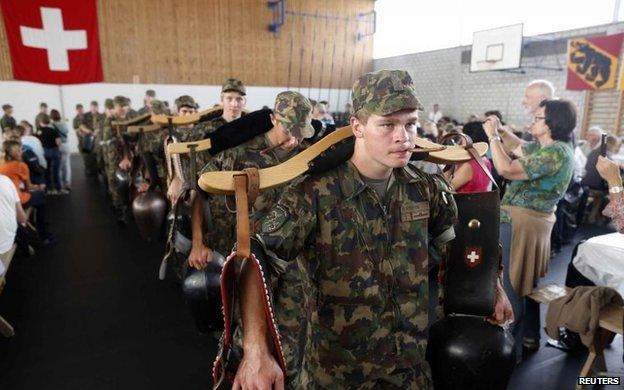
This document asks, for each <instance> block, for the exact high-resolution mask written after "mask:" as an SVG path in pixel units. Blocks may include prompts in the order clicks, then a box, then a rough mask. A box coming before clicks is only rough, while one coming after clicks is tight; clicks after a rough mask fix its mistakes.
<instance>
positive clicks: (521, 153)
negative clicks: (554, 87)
mask: <svg viewBox="0 0 624 390" xmlns="http://www.w3.org/2000/svg"><path fill="white" fill-rule="evenodd" d="M575 126H576V108H575V107H574V105H573V104H572V103H571V102H569V101H567V100H544V101H543V102H542V103H541V104H540V106H539V108H538V109H537V111H536V113H535V117H534V118H533V122H532V124H531V127H530V132H531V134H532V135H533V138H534V139H536V141H533V142H526V141H523V140H520V139H519V138H518V137H516V136H514V135H513V134H512V133H511V132H509V131H506V130H504V129H503V128H502V126H501V125H500V122H499V120H498V118H497V117H495V116H490V117H488V118H487V119H486V121H485V123H484V125H483V127H484V129H485V131H486V133H487V134H488V138H489V139H490V147H491V148H492V158H493V161H494V166H495V167H496V170H497V171H498V173H499V174H500V175H501V176H503V177H505V178H506V179H508V180H511V184H510V185H509V186H508V187H507V192H506V193H505V196H504V197H503V200H502V202H501V228H500V230H501V236H500V237H501V243H502V245H503V253H502V257H503V266H504V280H503V282H504V287H505V291H506V292H507V296H509V297H510V301H511V303H512V306H513V309H514V315H515V323H514V325H513V328H512V334H513V335H514V338H515V339H516V345H517V347H516V352H517V353H518V358H519V359H520V357H521V353H522V348H520V345H521V344H520V343H522V345H523V346H524V347H525V348H527V349H529V350H536V349H538V348H539V339H540V316H539V304H538V303H536V302H535V301H533V300H531V299H529V298H528V297H527V295H529V294H530V293H531V292H532V291H533V288H534V287H535V286H536V285H537V283H538V281H539V279H540V278H541V277H543V276H544V275H545V274H546V272H547V271H548V262H549V260H550V234H551V232H552V227H553V225H554V223H555V214H554V211H555V208H556V206H557V202H558V201H559V200H560V199H561V197H563V194H564V193H565V190H566V188H567V187H568V184H569V182H570V179H571V178H572V173H573V170H574V151H573V148H572V144H571V141H572V131H573V130H574V127H575ZM512 155H515V156H516V157H518V158H516V159H512V157H511V156H512Z"/></svg>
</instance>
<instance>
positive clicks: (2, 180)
mask: <svg viewBox="0 0 624 390" xmlns="http://www.w3.org/2000/svg"><path fill="white" fill-rule="evenodd" d="M18 222H19V223H20V224H24V223H26V213H25V212H24V209H23V208H22V204H21V203H20V200H19V196H18V195H17V190H16V189H15V185H14V184H13V182H12V181H11V179H9V178H8V177H6V176H4V175H0V260H1V262H0V275H2V274H3V273H4V272H5V269H4V263H6V261H7V259H5V257H6V256H7V254H8V252H9V250H10V249H11V247H12V246H13V242H15V234H16V232H17V223H18Z"/></svg>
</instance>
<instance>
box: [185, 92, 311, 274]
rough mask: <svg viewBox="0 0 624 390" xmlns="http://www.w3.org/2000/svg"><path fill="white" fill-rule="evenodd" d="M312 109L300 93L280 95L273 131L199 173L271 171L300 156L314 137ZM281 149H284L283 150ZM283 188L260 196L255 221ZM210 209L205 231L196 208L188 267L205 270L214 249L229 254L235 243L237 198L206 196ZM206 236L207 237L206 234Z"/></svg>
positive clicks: (195, 206)
mask: <svg viewBox="0 0 624 390" xmlns="http://www.w3.org/2000/svg"><path fill="white" fill-rule="evenodd" d="M311 109H312V106H311V105H310V102H309V101H308V99H307V98H306V97H304V96H303V95H301V94H300V93H298V92H293V91H286V92H282V93H280V94H278V95H277V97H276V99H275V109H274V111H273V114H272V116H271V121H272V123H273V128H272V129H271V130H269V131H268V132H267V133H265V134H260V135H258V136H256V137H254V138H252V139H251V140H249V141H247V142H245V143H243V144H241V145H239V146H236V147H234V148H231V149H227V150H224V151H223V152H221V153H219V154H217V155H216V156H214V157H213V158H212V159H210V160H209V161H208V163H207V164H206V165H205V166H204V167H203V169H202V170H201V172H200V175H201V173H204V172H213V171H232V170H242V169H245V168H252V167H253V168H268V167H271V166H273V165H277V164H279V163H281V162H284V161H286V160H287V159H289V158H290V157H292V156H294V155H295V154H297V151H298V144H299V142H300V141H301V140H302V139H303V138H307V137H310V136H312V135H313V130H312V127H311V125H310V120H311V118H310V111H311ZM280 145H281V146H280ZM281 190H282V189H281V188H274V189H271V190H268V191H265V192H263V193H261V194H260V195H259V196H258V198H257V199H256V201H255V203H254V207H253V217H254V219H256V220H258V219H260V218H261V217H262V216H263V215H264V214H265V213H266V212H268V210H269V209H270V208H271V207H272V206H273V205H274V204H275V203H276V201H277V199H278V198H279V194H280V192H281ZM204 195H205V197H207V199H208V204H209V205H210V210H211V211H210V213H211V215H212V226H208V227H207V228H206V229H203V228H202V225H203V223H204V221H203V206H202V203H203V202H202V201H201V200H200V199H199V198H196V199H195V202H194V204H193V236H194V241H193V249H192V250H191V254H190V256H189V264H190V265H191V266H192V267H195V268H198V269H199V268H203V267H204V266H205V265H206V264H207V262H208V261H210V259H211V257H212V250H211V249H210V248H212V249H216V250H218V251H219V252H221V253H229V252H230V249H231V248H232V245H233V244H234V242H235V241H236V234H235V228H236V215H235V214H234V213H232V212H229V211H228V208H229V209H232V208H233V207H234V206H233V205H234V197H227V198H226V197H223V196H217V195H211V194H204ZM226 203H227V204H226ZM204 232H205V234H204Z"/></svg>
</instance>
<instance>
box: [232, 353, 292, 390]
mask: <svg viewBox="0 0 624 390" xmlns="http://www.w3.org/2000/svg"><path fill="white" fill-rule="evenodd" d="M239 389H240V390H248V389H249V390H251V389H253V390H256V389H258V390H265V389H266V390H271V389H276V390H282V389H284V373H283V372H282V369H281V368H280V367H279V365H278V364H277V362H276V361H275V359H274V358H273V356H271V355H270V354H269V353H268V352H250V351H248V350H247V349H246V350H245V354H244V356H243V360H242V361H241V363H240V366H238V371H237V372H236V377H235V378H234V384H233V386H232V390H239Z"/></svg>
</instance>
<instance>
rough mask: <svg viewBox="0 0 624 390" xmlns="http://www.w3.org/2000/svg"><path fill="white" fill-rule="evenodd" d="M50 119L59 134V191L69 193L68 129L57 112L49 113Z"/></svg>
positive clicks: (69, 153) (69, 152)
mask: <svg viewBox="0 0 624 390" xmlns="http://www.w3.org/2000/svg"><path fill="white" fill-rule="evenodd" d="M50 119H52V123H51V125H52V127H54V128H55V129H56V130H57V131H58V132H59V133H60V134H61V144H60V145H59V152H60V154H61V162H60V179H61V189H62V190H66V191H71V159H70V155H71V151H70V150H69V142H67V141H68V137H69V129H68V128H67V125H66V124H65V122H63V120H62V119H61V114H60V113H59V112H58V111H57V110H52V111H50Z"/></svg>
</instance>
